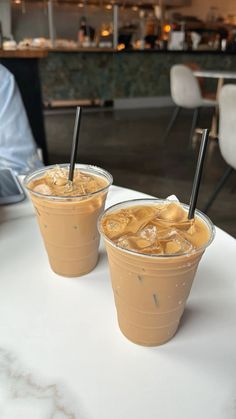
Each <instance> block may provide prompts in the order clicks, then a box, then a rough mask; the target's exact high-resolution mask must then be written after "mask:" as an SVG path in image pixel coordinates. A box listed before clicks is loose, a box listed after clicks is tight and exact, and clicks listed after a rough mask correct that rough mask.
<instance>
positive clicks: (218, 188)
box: [202, 167, 234, 213]
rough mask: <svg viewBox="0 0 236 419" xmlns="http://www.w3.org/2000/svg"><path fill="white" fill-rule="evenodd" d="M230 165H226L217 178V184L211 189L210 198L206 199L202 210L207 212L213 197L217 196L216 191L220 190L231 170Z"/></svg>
mask: <svg viewBox="0 0 236 419" xmlns="http://www.w3.org/2000/svg"><path fill="white" fill-rule="evenodd" d="M233 170H234V169H233V168H232V167H228V168H227V169H226V171H225V172H224V174H223V176H222V177H221V179H220V180H219V182H218V184H217V185H216V188H215V190H214V191H213V193H212V195H211V196H210V199H209V200H208V201H207V203H206V205H205V207H204V208H203V210H202V211H203V212H205V213H207V211H208V210H209V208H210V207H211V205H212V203H213V202H214V200H215V198H216V197H217V195H218V193H219V192H220V190H221V188H222V187H223V186H224V184H225V182H226V181H227V179H228V178H229V176H230V175H231V173H232V172H233Z"/></svg>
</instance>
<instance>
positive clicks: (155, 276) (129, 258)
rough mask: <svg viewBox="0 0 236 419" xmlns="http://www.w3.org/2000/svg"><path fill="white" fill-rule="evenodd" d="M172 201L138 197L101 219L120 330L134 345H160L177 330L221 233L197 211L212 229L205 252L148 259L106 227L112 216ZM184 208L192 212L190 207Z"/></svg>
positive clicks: (202, 248) (202, 249) (101, 230)
mask: <svg viewBox="0 0 236 419" xmlns="http://www.w3.org/2000/svg"><path fill="white" fill-rule="evenodd" d="M165 202H166V203H167V202H169V201H166V200H158V199H136V200H131V201H126V202H122V203H120V204H117V205H113V206H112V207H110V208H108V209H107V210H106V211H105V212H104V213H103V215H102V216H101V217H100V220H99V230H100V233H101V234H102V236H103V238H104V240H105V246H106V250H107V255H108V261H109V267H110V274H111V281H112V288H113V292H114V298H115V304H116V309H117V317H118V323H119V327H120V330H121V331H122V333H123V334H124V335H125V336H126V337H127V338H128V339H129V340H131V341H132V342H134V343H137V344H139V345H143V346H157V345H161V344H163V343H165V342H167V341H168V340H170V339H171V338H172V337H173V336H174V334H175V333H176V331H177V328H178V325H179V321H180V319H181V316H182V314H183V311H184V308H185V304H186V301H187V298H188V296H189V293H190V290H191V286H192V283H193V279H194V276H195V273H196V271H197V267H198V264H199V262H200V259H201V257H202V255H203V253H204V251H205V249H206V247H208V246H209V245H210V243H211V242H212V240H213V238H214V234H215V229H214V226H213V224H212V222H211V221H210V219H209V218H208V217H207V216H206V215H204V214H203V213H201V212H200V211H198V210H196V212H195V216H197V217H200V219H201V220H202V221H203V222H204V223H205V225H206V226H207V228H208V229H209V240H208V241H207V243H205V244H204V246H202V247H201V248H199V249H197V250H195V251H192V252H191V253H183V254H181V255H160V256H159V255H147V254H142V253H138V252H135V251H131V250H126V249H122V248H120V247H118V246H117V245H116V244H114V243H113V242H112V241H111V240H110V239H109V238H108V237H106V236H105V234H104V232H103V229H102V222H103V220H104V217H106V215H107V214H111V213H112V212H114V211H117V210H120V209H123V208H128V207H131V206H136V205H153V204H162V203H165ZM182 205H183V206H184V208H186V209H188V206H187V205H184V204H182Z"/></svg>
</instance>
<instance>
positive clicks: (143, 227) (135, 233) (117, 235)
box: [102, 203, 209, 255]
mask: <svg viewBox="0 0 236 419" xmlns="http://www.w3.org/2000/svg"><path fill="white" fill-rule="evenodd" d="M102 228H103V231H104V234H105V235H106V236H107V237H108V238H109V239H111V240H112V241H113V242H114V243H115V244H116V245H117V246H119V247H122V248H124V249H127V250H133V251H135V252H139V253H146V254H158V255H170V254H181V253H186V252H191V251H193V250H196V249H197V248H200V247H201V246H203V245H204V244H205V243H206V242H207V241H208V239H209V230H208V228H207V226H206V224H205V223H204V222H203V221H201V220H200V218H195V219H193V220H188V214H187V211H186V210H185V209H184V208H183V207H182V206H181V205H180V204H177V203H169V204H159V205H151V206H144V205H143V206H133V207H129V208H125V209H121V210H119V211H116V212H113V213H112V214H108V215H107V216H106V217H105V219H104V220H103V223H102Z"/></svg>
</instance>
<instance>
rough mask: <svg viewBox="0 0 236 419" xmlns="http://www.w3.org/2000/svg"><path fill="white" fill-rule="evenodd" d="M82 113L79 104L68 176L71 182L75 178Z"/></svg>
mask: <svg viewBox="0 0 236 419" xmlns="http://www.w3.org/2000/svg"><path fill="white" fill-rule="evenodd" d="M81 115H82V108H81V107H80V106H77V109H76V115H75V126H74V134H73V141H72V147H71V155H70V170H69V176H68V179H69V180H70V181H71V182H73V178H74V170H75V160H76V155H77V149H78V142H79V132H80V121H81Z"/></svg>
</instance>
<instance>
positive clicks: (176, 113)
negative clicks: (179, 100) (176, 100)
mask: <svg viewBox="0 0 236 419" xmlns="http://www.w3.org/2000/svg"><path fill="white" fill-rule="evenodd" d="M179 111H180V106H176V107H175V109H174V112H173V113H172V116H171V119H170V122H169V125H168V127H167V129H166V132H165V134H164V136H163V138H162V143H164V142H165V140H166V139H167V137H168V135H169V133H170V131H171V128H172V127H173V125H174V123H175V121H176V118H177V116H178V114H179Z"/></svg>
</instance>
